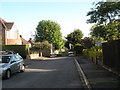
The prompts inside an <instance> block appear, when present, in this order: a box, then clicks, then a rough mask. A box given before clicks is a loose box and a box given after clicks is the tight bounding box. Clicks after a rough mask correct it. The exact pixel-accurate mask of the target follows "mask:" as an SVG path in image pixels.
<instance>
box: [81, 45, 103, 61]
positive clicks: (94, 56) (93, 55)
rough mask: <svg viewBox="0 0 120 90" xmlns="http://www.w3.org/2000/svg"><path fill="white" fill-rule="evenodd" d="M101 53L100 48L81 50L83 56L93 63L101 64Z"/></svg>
mask: <svg viewBox="0 0 120 90" xmlns="http://www.w3.org/2000/svg"><path fill="white" fill-rule="evenodd" d="M102 54H103V51H102V49H101V46H94V47H92V48H90V49H83V55H84V56H85V57H87V58H89V59H90V60H92V61H93V62H95V63H98V62H100V63H102V57H103V55H102Z"/></svg>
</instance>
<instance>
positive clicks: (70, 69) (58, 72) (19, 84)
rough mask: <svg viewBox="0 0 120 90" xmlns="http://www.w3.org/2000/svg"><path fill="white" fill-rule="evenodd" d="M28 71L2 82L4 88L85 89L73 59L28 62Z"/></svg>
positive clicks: (58, 58)
mask: <svg viewBox="0 0 120 90" xmlns="http://www.w3.org/2000/svg"><path fill="white" fill-rule="evenodd" d="M26 63H27V64H28V65H27V67H26V71H25V72H23V73H16V74H14V75H12V77H11V78H10V79H8V80H3V81H2V87H3V88H83V87H82V83H81V80H80V77H79V74H78V72H77V69H76V65H75V61H74V58H73V57H56V58H51V59H45V60H40V59H38V60H27V61H26Z"/></svg>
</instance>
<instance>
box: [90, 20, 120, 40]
mask: <svg viewBox="0 0 120 90" xmlns="http://www.w3.org/2000/svg"><path fill="white" fill-rule="evenodd" d="M90 34H91V36H92V37H96V38H97V39H99V40H100V39H101V40H102V39H103V40H107V41H108V40H117V39H120V21H117V20H113V21H111V22H110V23H109V24H107V25H94V26H93V27H92V28H91V33H90Z"/></svg>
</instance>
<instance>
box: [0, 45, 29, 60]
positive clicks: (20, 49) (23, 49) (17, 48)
mask: <svg viewBox="0 0 120 90" xmlns="http://www.w3.org/2000/svg"><path fill="white" fill-rule="evenodd" d="M2 50H9V51H14V52H16V53H19V54H20V55H21V56H22V57H23V58H26V57H27V55H28V54H29V53H30V49H29V45H2Z"/></svg>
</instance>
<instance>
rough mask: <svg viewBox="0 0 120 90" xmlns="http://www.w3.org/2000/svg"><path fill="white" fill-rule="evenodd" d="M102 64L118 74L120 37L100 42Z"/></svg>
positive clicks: (119, 69)
mask: <svg viewBox="0 0 120 90" xmlns="http://www.w3.org/2000/svg"><path fill="white" fill-rule="evenodd" d="M102 49H103V65H104V66H105V67H107V68H108V69H111V70H112V71H114V72H116V73H118V74H120V39H119V40H114V41H109V42H107V43H103V44H102Z"/></svg>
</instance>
